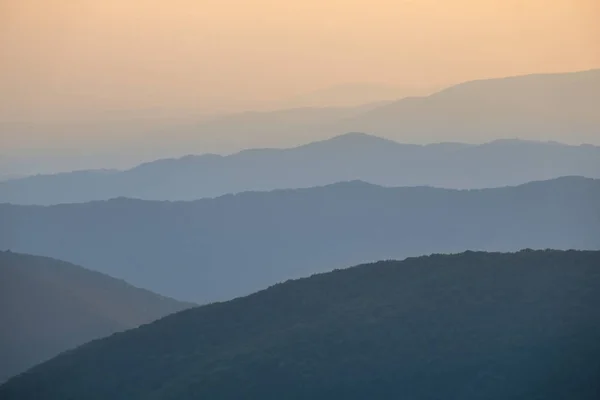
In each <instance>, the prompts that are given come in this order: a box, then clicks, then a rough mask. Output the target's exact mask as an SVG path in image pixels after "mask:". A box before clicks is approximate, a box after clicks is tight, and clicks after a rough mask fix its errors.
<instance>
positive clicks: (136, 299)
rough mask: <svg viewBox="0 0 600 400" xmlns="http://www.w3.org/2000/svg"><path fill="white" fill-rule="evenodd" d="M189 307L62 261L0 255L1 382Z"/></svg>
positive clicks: (16, 255) (37, 257)
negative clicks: (88, 344)
mask: <svg viewBox="0 0 600 400" xmlns="http://www.w3.org/2000/svg"><path fill="white" fill-rule="evenodd" d="M191 306H192V304H189V303H182V302H178V301H175V300H172V299H169V298H166V297H162V296H159V295H157V294H154V293H152V292H149V291H147V290H142V289H138V288H136V287H133V286H131V285H129V284H127V283H125V282H123V281H121V280H117V279H114V278H111V277H109V276H106V275H103V274H101V273H98V272H93V271H89V270H86V269H84V268H81V267H78V266H76V265H73V264H69V263H66V262H63V261H59V260H54V259H51V258H46V257H39V256H31V255H25V254H16V253H12V252H3V251H0V325H1V326H2V329H1V330H0V382H2V381H5V380H6V379H8V378H9V377H11V376H14V375H16V374H19V373H21V372H23V371H25V370H26V369H28V368H31V367H32V366H34V365H35V364H37V363H40V362H42V361H46V360H48V359H50V358H52V357H54V356H56V355H58V354H59V353H61V352H63V351H65V350H69V349H72V348H75V347H77V346H79V345H81V344H83V343H85V342H88V341H90V340H93V339H97V338H100V337H103V336H108V335H110V334H112V333H114V332H119V331H123V330H126V329H131V328H135V327H137V326H139V325H141V324H146V323H149V322H152V321H154V320H156V319H158V318H161V317H164V316H166V315H168V314H171V313H174V312H177V311H181V310H183V309H185V308H189V307H191ZM0 397H2V396H0Z"/></svg>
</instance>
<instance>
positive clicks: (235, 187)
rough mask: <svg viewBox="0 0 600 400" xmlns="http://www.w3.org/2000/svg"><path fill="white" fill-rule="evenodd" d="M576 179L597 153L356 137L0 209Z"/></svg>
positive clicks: (35, 186) (10, 193) (19, 192)
mask: <svg viewBox="0 0 600 400" xmlns="http://www.w3.org/2000/svg"><path fill="white" fill-rule="evenodd" d="M567 175H579V176H586V177H590V178H600V147H597V146H591V145H583V146H568V145H565V144H559V143H555V142H530V141H522V140H500V141H495V142H491V143H487V144H483V145H468V144H459V143H442V144H433V145H427V146H419V145H407V144H400V143H397V142H394V141H391V140H387V139H381V138H378V137H375V136H369V135H365V134H361V133H350V134H346V135H342V136H338V137H335V138H333V139H329V140H325V141H321V142H315V143H311V144H308V145H304V146H300V147H296V148H291V149H255V150H247V151H243V152H241V153H237V154H233V155H230V156H225V157H224V156H218V155H211V154H209V155H202V156H186V157H183V158H179V159H164V160H158V161H154V162H150V163H147V164H142V165H140V166H138V167H135V168H133V169H130V170H126V171H110V170H108V171H102V170H91V171H77V172H71V173H62V174H56V175H38V176H33V177H27V178H22V179H15V180H10V181H6V182H0V202H9V203H14V204H41V205H49V204H58V203H73V202H85V201H91V200H107V199H110V198H116V197H131V198H139V199H147V200H195V199H199V198H204V197H214V196H219V195H223V194H227V193H237V192H242V191H248V190H272V189H283V188H301V187H312V186H319V185H326V184H331V183H335V182H340V181H347V180H363V181H365V182H370V183H374V184H379V185H383V186H420V185H429V186H436V187H445V188H459V189H460V188H481V187H500V186H506V185H516V184H522V183H526V182H529V181H534V180H544V179H552V178H557V177H560V176H567Z"/></svg>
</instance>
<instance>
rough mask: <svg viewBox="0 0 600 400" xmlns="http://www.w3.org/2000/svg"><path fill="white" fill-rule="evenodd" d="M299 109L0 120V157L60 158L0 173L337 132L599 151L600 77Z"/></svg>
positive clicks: (492, 83) (586, 74)
mask: <svg viewBox="0 0 600 400" xmlns="http://www.w3.org/2000/svg"><path fill="white" fill-rule="evenodd" d="M353 90H354V89H351V90H350V92H352V91H353ZM334 91H337V90H334ZM359 91H360V90H359ZM336 96H337V95H336ZM317 97H323V96H322V95H318V96H317ZM325 97H327V96H325ZM309 100H310V99H309ZM390 100H392V99H390ZM303 104H318V103H314V102H312V100H310V101H307V100H306V99H304V100H303V99H299V102H296V103H294V102H292V103H290V107H292V108H290V109H280V110H276V111H262V112H244V113H235V114H229V115H222V116H219V117H214V118H207V117H206V116H202V117H196V118H194V117H191V116H190V117H189V118H188V117H186V118H180V119H175V120H173V119H169V118H166V119H164V118H147V119H142V120H138V119H136V118H124V119H123V120H121V119H117V120H113V119H109V118H107V119H102V120H94V121H87V122H85V121H80V122H77V123H75V122H73V123H63V124H55V125H48V124H43V125H41V126H37V125H35V124H31V123H28V122H23V123H8V122H6V123H3V122H1V121H0V131H2V132H7V133H8V134H7V135H4V136H5V137H6V139H5V140H4V141H3V142H2V143H0V147H2V148H3V149H5V151H6V153H11V151H10V150H11V143H12V141H11V140H8V139H9V138H24V139H23V140H22V141H20V142H19V143H21V142H23V141H24V142H23V143H21V144H20V145H19V146H20V147H19V149H21V150H23V149H25V148H27V147H26V145H25V144H24V143H27V141H28V140H31V143H30V148H35V147H36V143H35V140H34V138H39V137H42V138H47V137H48V136H49V135H50V134H56V135H57V137H61V138H64V139H63V142H54V143H53V144H52V148H56V149H60V150H57V151H52V150H50V149H48V150H47V151H45V152H44V154H43V155H39V154H38V155H35V154H34V152H30V154H29V155H19V154H21V153H22V152H18V154H15V155H11V156H10V157H7V160H5V162H4V166H3V167H2V168H3V170H0V173H3V174H7V173H11V174H15V173H18V174H20V173H27V174H29V173H31V172H32V171H31V170H30V168H29V167H30V166H31V165H39V166H40V167H39V168H40V169H38V171H40V172H44V171H47V170H45V169H44V168H43V165H46V164H48V165H49V167H48V168H54V169H56V168H60V170H65V169H69V168H68V166H69V165H72V167H71V168H70V169H71V170H74V169H81V168H82V167H81V166H82V165H86V164H85V160H86V159H87V160H88V161H87V162H88V164H87V165H89V166H90V167H85V168H96V166H98V165H103V166H104V167H106V168H114V167H115V166H122V165H127V166H129V165H134V164H136V163H138V161H139V160H145V159H148V157H152V158H164V157H171V156H173V155H180V154H189V153H197V154H203V153H209V152H213V153H232V152H235V151H239V150H242V149H249V148H259V147H269V148H272V147H285V148H287V147H292V146H297V145H300V144H303V143H308V142H312V141H319V140H323V139H326V138H328V137H333V136H337V135H340V134H343V133H345V132H367V133H370V134H373V135H377V136H381V137H385V138H388V139H392V140H397V141H400V142H404V143H420V144H423V143H439V142H448V141H458V142H466V143H485V142H490V141H493V140H497V139H502V138H507V137H509V138H510V137H518V138H521V139H527V140H554V141H559V142H565V143H570V144H581V143H591V144H595V145H600V115H599V114H600V113H598V112H597V108H598V104H600V69H595V70H590V71H583V72H573V73H562V74H538V75H527V76H517V77H509V78H501V79H487V80H478V81H471V82H466V83H462V84H459V85H455V86H451V87H449V88H447V89H444V90H441V91H439V92H436V93H434V94H431V95H428V96H422V97H409V98H406V97H404V96H401V98H398V99H396V100H393V101H385V102H382V103H381V102H379V101H375V102H374V103H369V104H364V105H360V106H351V107H335V106H332V104H330V105H329V106H328V107H315V106H312V107H298V105H303ZM336 104H337V103H336ZM82 132H85V134H82ZM27 138H32V139H27ZM90 138H95V140H93V141H92V140H90ZM103 138H111V139H106V140H105V139H103ZM37 146H39V144H38V145H37ZM67 149H75V150H73V151H71V150H67ZM82 154H87V155H86V156H82ZM99 154H104V155H105V156H104V158H105V159H106V163H105V164H98V162H99V161H98V157H99V156H98V155H99ZM5 155H7V154H5ZM67 156H70V157H71V158H73V160H71V159H70V158H69V157H67ZM0 158H1V157H0ZM24 166H27V168H26V170H25V169H24Z"/></svg>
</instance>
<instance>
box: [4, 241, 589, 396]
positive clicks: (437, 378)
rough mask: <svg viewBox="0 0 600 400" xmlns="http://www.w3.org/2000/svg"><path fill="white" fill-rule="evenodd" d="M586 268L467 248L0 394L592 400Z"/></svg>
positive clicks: (161, 332) (188, 329)
mask: <svg viewBox="0 0 600 400" xmlns="http://www.w3.org/2000/svg"><path fill="white" fill-rule="evenodd" d="M599 260H600V252H598V251H595V252H592V251H573V250H570V251H557V250H542V251H533V250H523V251H519V252H516V253H510V254H506V253H485V252H473V251H467V252H463V253H458V254H444V255H442V254H434V255H430V256H423V257H416V258H408V259H405V260H403V261H379V262H376V263H372V264H368V265H359V266H356V267H352V268H348V269H345V270H337V271H333V272H330V273H326V274H318V275H314V276H311V277H308V278H303V279H298V280H293V281H288V282H285V283H280V284H277V285H274V286H272V287H270V288H268V289H266V290H262V291H260V292H257V293H254V294H252V295H249V296H246V297H242V298H238V299H235V300H231V301H228V302H224V303H214V304H210V305H206V306H202V307H198V308H194V309H190V310H186V311H182V312H180V313H177V314H174V315H171V316H169V317H167V318H164V319H162V320H160V321H157V322H154V323H152V324H149V325H146V326H143V327H140V328H138V329H134V330H131V331H128V332H125V333H119V334H116V335H113V336H112V337H110V338H107V339H103V340H97V341H94V342H91V343H88V344H86V345H84V346H83V347H81V348H79V349H77V350H75V351H71V352H68V353H64V354H62V355H61V356H59V357H57V358H55V359H53V360H51V361H49V362H47V363H44V364H42V365H40V366H37V367H35V368H33V369H32V370H30V371H28V372H27V373H26V374H23V375H21V376H19V377H17V378H14V379H12V380H10V381H9V382H8V383H6V384H4V385H2V386H0V397H2V398H3V399H4V398H5V399H7V400H13V399H19V400H30V399H31V400H34V399H35V400H37V399H38V398H40V396H41V397H42V398H44V399H45V400H54V399H57V400H58V399H64V398H71V399H79V398H86V399H87V400H95V399H104V398H113V399H127V400H137V399H171V400H179V399H188V398H190V397H200V398H211V399H219V400H230V399H239V398H247V399H261V398H286V399H293V400H300V399H302V400H304V399H317V400H321V399H330V398H347V399H353V400H354V399H357V400H358V399H364V398H369V397H370V396H376V397H377V398H381V399H388V398H389V399H393V398H402V397H405V398H406V397H408V398H419V399H439V398H450V399H459V398H465V397H467V396H468V397H469V398H471V397H472V398H486V399H490V400H500V399H507V398H510V399H516V400H526V399H531V398H544V399H548V400H554V399H562V398H565V397H570V398H577V399H578V400H588V399H589V400H592V399H594V400H595V399H596V397H597V393H598V392H599V391H600V385H599V381H598V380H597V377H598V375H599V374H600V368H599V367H598V365H597V363H596V362H595V360H596V359H597V357H598V356H599V355H600V346H598V342H597V334H598V333H600V318H599V317H598V313H597V307H596V306H597V304H598V301H600V291H599V289H598V288H599V287H600V285H599V284H598V283H600V269H599V265H600V262H599ZM523 377H526V378H523Z"/></svg>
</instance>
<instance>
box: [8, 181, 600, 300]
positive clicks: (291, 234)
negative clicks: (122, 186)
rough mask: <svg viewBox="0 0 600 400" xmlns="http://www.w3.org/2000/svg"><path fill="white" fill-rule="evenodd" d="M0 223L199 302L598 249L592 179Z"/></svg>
mask: <svg viewBox="0 0 600 400" xmlns="http://www.w3.org/2000/svg"><path fill="white" fill-rule="evenodd" d="M0 221H1V223H0V249H12V250H13V251H19V252H24V253H30V254H39V255H45V256H50V257H55V258H58V259H61V260H66V261H69V262H73V263H75V264H78V265H84V266H86V268H91V269H94V270H97V271H99V272H103V273H106V274H108V275H110V276H114V277H117V278H121V279H124V280H125V281H127V282H129V283H131V284H133V285H135V286H138V287H143V288H146V289H149V290H152V291H154V292H156V293H160V294H162V295H165V296H169V297H173V298H176V299H181V300H189V301H193V302H196V303H207V302H212V301H220V300H229V299H232V298H234V297H237V296H241V295H247V294H250V293H252V292H255V291H257V290H260V289H264V288H266V287H268V286H270V285H272V284H274V283H277V282H281V281H284V280H286V279H290V278H300V277H305V276H308V275H310V274H313V273H317V272H326V271H330V270H332V269H334V268H342V267H348V266H351V265H356V264H361V263H365V262H371V261H376V260H381V259H403V258H405V257H410V256H419V255H424V254H431V253H450V252H453V253H455V252H461V251H465V250H485V251H516V250H520V249H523V248H535V249H544V248H554V249H563V250H566V249H579V250H600V180H593V179H585V178H581V177H565V178H561V179H555V180H550V181H542V182H532V183H528V184H525V185H521V186H516V187H505V188H496V189H483V190H450V189H436V188H429V187H399V188H386V187H380V186H374V185H370V184H367V183H364V182H359V181H353V182H343V183H338V184H335V185H329V186H325V187H316V188H310V189H297V190H277V191H272V192H248V193H242V194H238V195H227V196H222V197H219V198H216V199H204V200H199V201H193V202H154V201H142V200H132V199H123V198H120V199H114V200H110V201H99V202H91V203H84V204H64V205H58V206H50V207H38V206H14V205H8V204H4V205H3V204H0Z"/></svg>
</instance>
